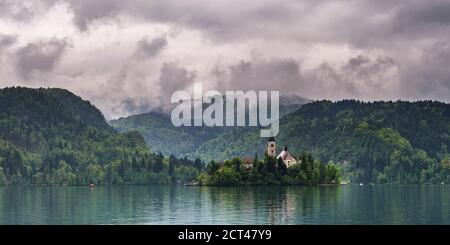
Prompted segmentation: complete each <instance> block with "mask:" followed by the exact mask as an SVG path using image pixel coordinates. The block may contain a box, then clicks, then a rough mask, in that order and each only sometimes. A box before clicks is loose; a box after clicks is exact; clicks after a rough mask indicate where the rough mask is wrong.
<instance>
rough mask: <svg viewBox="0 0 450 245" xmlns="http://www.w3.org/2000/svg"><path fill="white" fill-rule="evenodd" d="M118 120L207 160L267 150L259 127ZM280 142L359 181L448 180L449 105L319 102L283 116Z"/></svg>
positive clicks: (167, 147)
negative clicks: (218, 126) (340, 168)
mask: <svg viewBox="0 0 450 245" xmlns="http://www.w3.org/2000/svg"><path fill="white" fill-rule="evenodd" d="M112 125H114V126H115V127H118V128H119V129H120V130H123V131H126V130H127V129H130V128H131V129H137V130H139V131H141V132H142V133H143V135H144V136H145V137H146V141H147V143H148V144H149V145H152V146H153V145H158V144H159V145H158V147H157V148H158V149H162V150H163V151H166V152H171V151H173V152H176V153H180V152H181V153H184V154H185V155H188V156H190V157H199V158H201V159H203V160H205V161H208V162H209V161H211V160H215V161H224V160H227V159H232V158H234V157H252V156H254V155H255V154H258V155H260V156H262V154H263V152H264V149H265V145H266V139H261V138H260V137H259V129H258V128H249V127H229V128H203V127H200V128H199V127H190V128H186V127H179V128H175V127H173V126H172V125H171V124H170V122H169V117H168V116H161V115H157V114H145V115H138V116H133V117H130V118H126V119H122V120H119V121H116V122H113V123H112ZM207 132H209V133H207ZM161 142H163V144H161ZM171 143H172V145H171ZM277 144H278V150H281V149H282V147H283V146H284V145H285V144H286V145H288V146H289V150H290V152H292V153H293V154H295V156H297V157H298V156H299V154H300V153H301V152H303V151H309V152H311V153H312V154H313V156H314V157H315V158H317V159H319V160H320V161H323V162H329V161H332V162H334V163H338V164H339V165H340V166H341V167H342V170H343V176H344V177H345V178H348V179H350V180H352V181H354V182H373V183H387V182H389V183H440V182H450V176H449V169H450V157H449V153H448V148H449V147H450V105H448V104H445V103H441V102H433V101H422V102H403V101H397V102H371V103H364V102H359V101H354V100H344V101H339V102H335V103H333V102H331V101H318V102H313V103H310V104H306V105H304V106H303V107H301V108H300V109H298V110H296V111H295V112H292V113H289V114H287V115H285V116H284V117H283V118H282V119H281V121H280V133H279V135H278V136H277ZM180 146H183V147H184V148H183V147H180ZM181 148H183V149H184V150H183V151H179V149H181Z"/></svg>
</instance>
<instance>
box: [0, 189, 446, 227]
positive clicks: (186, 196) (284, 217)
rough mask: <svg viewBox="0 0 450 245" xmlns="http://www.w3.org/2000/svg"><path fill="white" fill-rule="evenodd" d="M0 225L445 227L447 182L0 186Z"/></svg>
mask: <svg viewBox="0 0 450 245" xmlns="http://www.w3.org/2000/svg"><path fill="white" fill-rule="evenodd" d="M0 224H450V186H445V185H439V186H356V185H345V186H333V187H184V186H164V185H156V186H113V187H107V186H101V187H96V188H94V189H89V188H87V187H0Z"/></svg>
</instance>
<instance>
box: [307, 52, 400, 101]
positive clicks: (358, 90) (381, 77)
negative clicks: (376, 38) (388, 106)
mask: <svg viewBox="0 0 450 245" xmlns="http://www.w3.org/2000/svg"><path fill="white" fill-rule="evenodd" d="M398 68H399V67H398V64H397V63H396V61H395V60H394V59H392V58H391V57H386V56H379V57H369V56H365V55H358V56H355V57H351V58H350V59H349V60H348V61H346V62H345V63H343V64H341V65H334V66H333V65H330V64H328V63H323V64H322V65H320V66H318V67H317V68H315V69H313V70H311V71H308V72H306V74H305V76H304V78H303V79H302V85H301V87H302V90H303V91H305V92H307V93H309V94H316V95H319V96H320V95H321V96H323V97H328V98H333V99H342V98H358V99H364V98H365V99H369V100H370V99H376V98H379V99H386V98H387V97H389V95H391V94H392V93H393V92H394V93H395V92H398V91H386V84H389V83H392V82H393V79H395V78H396V76H397V73H396V72H397V70H398ZM392 73H393V74H392ZM391 76H392V77H391ZM320 93H322V94H320Z"/></svg>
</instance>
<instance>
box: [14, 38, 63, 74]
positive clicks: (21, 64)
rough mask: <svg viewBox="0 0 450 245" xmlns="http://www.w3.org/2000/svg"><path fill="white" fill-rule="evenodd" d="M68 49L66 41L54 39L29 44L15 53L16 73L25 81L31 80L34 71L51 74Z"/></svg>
mask: <svg viewBox="0 0 450 245" xmlns="http://www.w3.org/2000/svg"><path fill="white" fill-rule="evenodd" d="M67 47H68V42H67V41H66V40H58V39H53V40H50V41H40V42H34V43H29V44H27V45H26V46H24V47H21V48H19V49H18V50H17V51H16V53H15V58H16V64H15V65H16V71H17V73H18V75H19V76H20V77H21V78H23V79H26V80H27V79H29V77H30V75H31V73H32V72H34V71H40V72H49V71H51V70H53V68H54V66H55V65H56V64H57V63H58V62H59V60H60V59H61V57H62V55H63V53H64V51H65V50H66V48H67Z"/></svg>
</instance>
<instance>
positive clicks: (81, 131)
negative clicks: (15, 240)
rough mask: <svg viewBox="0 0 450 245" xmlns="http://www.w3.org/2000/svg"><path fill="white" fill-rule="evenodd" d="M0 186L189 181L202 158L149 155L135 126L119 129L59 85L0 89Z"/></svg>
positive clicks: (197, 171)
mask: <svg viewBox="0 0 450 245" xmlns="http://www.w3.org/2000/svg"><path fill="white" fill-rule="evenodd" d="M0 105H1V106H0V185H8V184H11V185H25V184H41V185H43V184H45V185H48V184H50V185H87V184H90V183H93V184H147V183H170V182H172V181H173V182H180V181H190V180H193V179H195V178H196V177H197V175H198V173H199V171H200V169H201V166H202V163H201V161H200V160H196V161H190V160H188V159H176V158H174V159H170V161H171V162H174V164H176V167H174V168H173V169H172V170H171V171H169V165H167V166H166V165H164V161H166V162H167V161H169V159H165V158H164V156H163V155H161V154H158V155H157V154H152V153H150V151H149V150H148V147H147V146H146V143H145V140H144V138H143V137H142V136H141V135H140V134H139V133H138V132H136V131H130V132H126V133H117V132H116V131H115V130H114V129H113V128H112V127H110V126H109V125H108V124H107V123H106V121H105V119H104V117H103V115H102V114H101V113H100V111H99V110H98V109H96V108H95V107H93V106H92V105H91V104H90V103H89V102H88V101H83V100H82V99H81V98H80V97H78V96H76V95H74V94H72V93H70V92H69V91H67V90H62V89H29V88H20V87H18V88H5V89H1V90H0Z"/></svg>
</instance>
